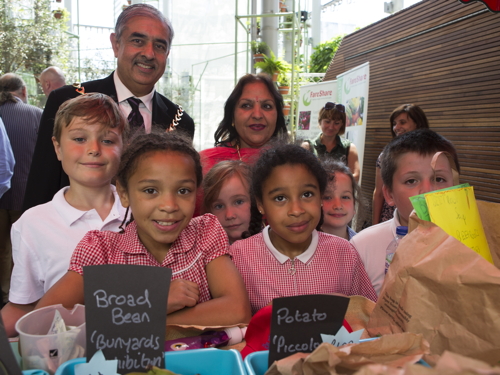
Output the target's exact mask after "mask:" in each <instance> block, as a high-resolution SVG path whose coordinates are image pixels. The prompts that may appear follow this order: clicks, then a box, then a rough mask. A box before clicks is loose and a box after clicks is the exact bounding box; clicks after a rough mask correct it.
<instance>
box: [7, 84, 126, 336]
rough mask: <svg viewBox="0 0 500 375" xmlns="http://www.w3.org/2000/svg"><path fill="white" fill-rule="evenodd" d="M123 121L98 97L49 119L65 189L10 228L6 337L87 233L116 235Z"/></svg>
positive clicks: (64, 267)
mask: <svg viewBox="0 0 500 375" xmlns="http://www.w3.org/2000/svg"><path fill="white" fill-rule="evenodd" d="M127 129H128V124H127V120H126V119H125V118H124V116H123V115H122V113H121V111H120V110H119V108H118V106H117V105H116V104H115V102H114V101H113V100H112V99H111V98H110V97H108V96H106V95H104V94H97V93H96V94H85V95H82V96H79V97H77V98H74V99H71V100H68V101H67V102H65V103H64V104H63V105H61V107H60V108H59V111H58V112H57V115H56V118H55V125H54V132H53V137H52V141H53V144H54V149H55V151H56V154H57V158H58V159H59V160H60V161H61V163H62V168H63V169H64V171H65V172H66V174H67V175H68V177H69V181H70V185H69V187H65V188H63V189H61V190H59V191H58V192H57V193H56V195H55V196H54V198H53V199H52V201H50V202H48V203H45V204H41V205H39V206H36V207H33V208H31V209H29V210H27V211H26V212H25V213H24V214H23V215H22V216H21V218H20V219H19V220H18V221H17V222H16V223H15V224H14V225H13V226H12V232H11V238H12V255H13V259H14V269H13V272H12V278H11V285H10V292H9V303H8V304H7V305H6V306H5V307H4V308H3V309H2V318H3V321H4V323H5V328H6V330H7V334H8V335H9V336H14V335H15V334H16V331H15V328H14V326H15V323H16V322H17V320H18V319H19V318H21V317H22V316H23V315H25V314H26V313H28V312H29V311H31V310H33V309H34V306H35V305H36V303H37V302H38V300H39V299H40V298H41V297H42V296H43V295H44V293H45V292H46V291H47V290H48V289H49V288H50V287H51V286H52V285H53V284H54V283H55V282H56V281H57V280H59V278H61V277H62V276H63V275H64V274H65V273H66V271H67V270H68V266H69V260H70V258H71V254H72V253H73V250H74V249H75V247H76V245H77V244H78V242H79V241H80V240H81V238H82V237H83V236H84V235H85V234H86V233H87V232H88V231H89V230H93V229H99V230H112V231H118V229H119V226H120V223H121V222H122V219H123V216H124V208H123V207H122V206H121V204H120V200H119V198H118V195H117V193H116V190H115V187H114V186H113V185H111V179H112V178H113V177H114V175H115V174H116V171H117V169H118V164H119V162H120V156H121V153H122V149H123V138H124V133H125V132H126V130H127Z"/></svg>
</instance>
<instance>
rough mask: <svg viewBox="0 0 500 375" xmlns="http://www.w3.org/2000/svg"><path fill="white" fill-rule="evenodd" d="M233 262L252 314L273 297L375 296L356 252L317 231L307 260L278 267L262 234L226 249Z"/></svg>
mask: <svg viewBox="0 0 500 375" xmlns="http://www.w3.org/2000/svg"><path fill="white" fill-rule="evenodd" d="M230 253H231V255H232V257H233V262H234V263H235V264H236V267H237V268H238V270H239V271H240V273H241V275H242V277H243V281H244V282H245V285H246V288H247V292H248V296H249V298H250V304H251V306H252V314H255V313H256V312H257V311H258V310H260V309H261V308H263V307H264V306H266V305H268V304H269V303H270V302H271V301H272V300H273V299H274V298H278V297H289V296H298V295H304V294H327V293H341V294H344V295H347V296H352V295H361V296H364V297H366V298H369V299H371V300H372V301H376V300H377V294H376V293H375V291H374V290H373V287H372V284H371V282H370V279H369V278H368V275H367V274H366V271H365V268H364V267H363V263H362V261H361V259H360V257H359V255H358V252H357V251H356V250H355V249H354V247H352V245H351V244H350V243H349V242H348V241H346V240H344V239H342V238H339V237H336V236H332V235H329V234H326V233H323V232H318V246H317V247H316V251H315V252H314V254H313V255H312V256H311V258H310V259H309V260H308V261H307V262H306V263H303V262H301V261H300V260H299V259H298V258H295V260H294V263H295V272H293V271H291V269H292V268H293V267H292V260H291V259H288V260H287V261H286V262H285V263H283V264H281V263H280V262H279V261H278V260H277V259H276V258H275V256H274V255H273V254H272V253H271V251H270V250H269V249H268V248H267V246H266V244H265V242H264V238H263V234H262V233H259V234H256V235H255V236H252V237H250V238H247V239H246V240H242V241H236V242H235V243H234V244H233V245H232V246H231V248H230Z"/></svg>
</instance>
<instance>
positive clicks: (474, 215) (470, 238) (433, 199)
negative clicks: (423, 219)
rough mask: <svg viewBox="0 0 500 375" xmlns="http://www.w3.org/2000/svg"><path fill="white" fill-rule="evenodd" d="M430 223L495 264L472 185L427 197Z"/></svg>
mask: <svg viewBox="0 0 500 375" xmlns="http://www.w3.org/2000/svg"><path fill="white" fill-rule="evenodd" d="M425 200H426V202H427V207H428V208H429V215H430V218H431V221H432V222H433V223H434V224H436V225H437V226H439V227H440V228H441V229H443V230H444V231H445V232H446V233H448V234H449V235H450V236H453V237H455V238H456V239H457V240H459V241H460V242H462V243H463V244H464V245H466V246H468V247H470V248H471V249H472V250H474V251H475V252H476V253H478V254H479V255H481V256H482V257H483V258H484V259H486V260H487V261H488V262H490V263H493V259H492V258H491V253H490V248H489V246H488V242H487V241H486V236H485V235H484V229H483V224H482V223H481V217H480V216H479V211H478V209H477V205H476V198H475V196H474V189H473V187H472V186H469V187H465V188H461V189H453V190H447V191H441V192H435V193H428V194H426V195H425Z"/></svg>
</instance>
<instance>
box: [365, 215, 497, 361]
mask: <svg viewBox="0 0 500 375" xmlns="http://www.w3.org/2000/svg"><path fill="white" fill-rule="evenodd" d="M481 216H483V215H481ZM410 227H411V228H412V227H413V228H415V229H413V230H412V231H411V233H409V234H408V235H407V236H405V238H404V239H403V240H402V241H401V243H400V245H399V247H398V250H397V252H396V255H395V257H394V260H393V263H392V264H391V267H389V271H388V273H387V275H386V279H385V281H384V285H383V286H382V291H381V293H380V296H379V299H378V302H377V304H376V306H375V309H374V310H373V313H372V315H371V316H370V320H369V322H368V327H367V329H368V332H369V333H370V335H372V336H375V335H378V334H382V335H383V334H389V333H397V332H414V333H421V334H423V336H424V337H425V338H426V339H427V340H428V341H429V343H430V348H431V353H432V354H438V355H440V354H442V353H443V352H444V351H445V350H449V351H452V352H455V353H458V354H462V355H465V356H469V357H472V358H475V359H479V360H483V361H486V362H488V363H490V364H494V363H498V361H500V298H499V296H500V270H499V269H498V268H496V267H495V266H494V265H492V264H491V263H489V262H487V261H486V260H484V259H483V258H482V257H481V256H480V255H478V254H477V253H475V252H474V251H473V250H471V249H469V248H468V247H467V246H465V245H463V244H462V243H461V242H459V241H458V240H456V239H455V238H453V237H451V236H449V235H448V234H446V233H445V232H444V231H443V230H442V229H441V228H439V227H437V226H436V225H434V224H433V223H430V222H427V221H423V220H420V219H418V218H417V217H416V215H414V214H412V215H411V216H410ZM485 230H486V226H485ZM495 230H496V231H498V228H495ZM487 233H488V232H487ZM490 237H491V236H490ZM490 245H491V244H490ZM490 248H491V249H494V247H490ZM497 252H498V248H497V249H495V251H492V253H497Z"/></svg>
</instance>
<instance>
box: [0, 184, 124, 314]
mask: <svg viewBox="0 0 500 375" xmlns="http://www.w3.org/2000/svg"><path fill="white" fill-rule="evenodd" d="M68 188H69V187H65V188H62V189H61V190H59V191H58V192H57V193H56V195H54V198H53V199H52V201H50V202H48V203H45V204H41V205H38V206H35V207H33V208H30V209H29V210H27V211H26V212H25V213H24V214H23V215H22V216H21V217H20V218H19V220H17V221H16V222H15V223H14V224H13V225H12V230H11V239H12V257H13V260H14V269H13V271H12V277H11V282H10V291H9V301H10V302H13V303H17V304H23V305H25V304H29V303H33V302H35V301H37V300H39V299H40V298H42V296H43V295H44V294H45V292H46V291H47V290H49V288H50V287H51V286H52V285H54V284H55V283H56V282H57V281H58V280H59V279H60V278H61V277H62V276H63V275H64V274H65V273H66V272H67V270H68V266H69V261H70V259H71V254H73V251H74V250H75V248H76V245H77V244H78V242H80V240H81V239H82V238H83V236H84V235H85V234H86V233H87V232H88V231H90V230H111V231H115V232H116V231H118V230H119V228H118V227H119V226H120V224H121V222H122V220H123V216H124V215H125V209H124V208H123V207H122V205H121V203H120V198H119V197H118V194H117V193H116V189H115V187H114V186H112V188H113V194H114V197H115V203H114V204H113V207H112V208H111V211H110V213H109V215H108V217H107V218H106V219H105V220H102V219H101V217H100V216H99V214H98V213H97V211H96V210H95V209H92V210H90V211H80V210H78V209H76V208H74V207H73V206H71V205H70V204H69V203H68V202H67V201H66V199H65V198H64V194H65V192H66V191H67V190H68Z"/></svg>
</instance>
